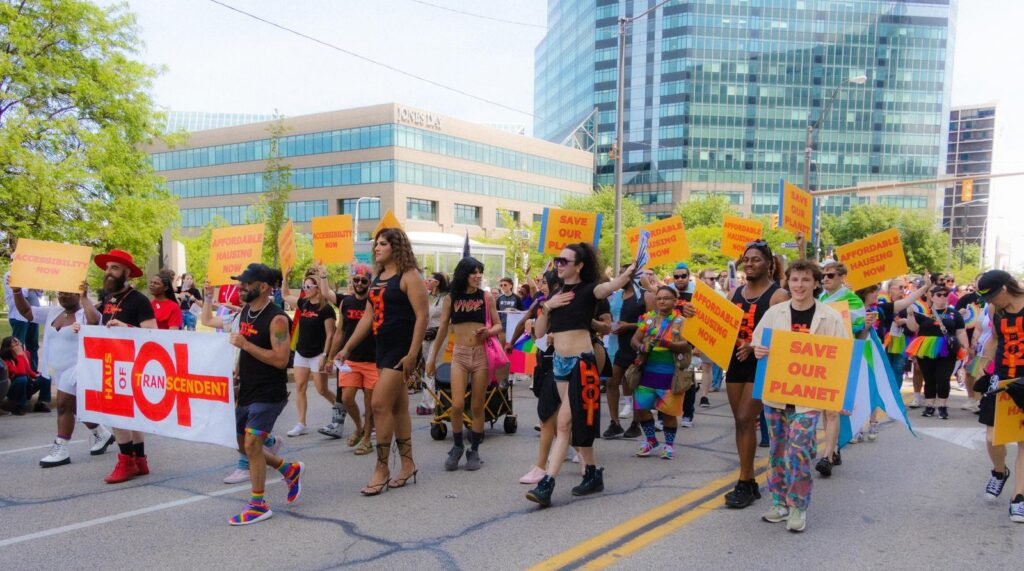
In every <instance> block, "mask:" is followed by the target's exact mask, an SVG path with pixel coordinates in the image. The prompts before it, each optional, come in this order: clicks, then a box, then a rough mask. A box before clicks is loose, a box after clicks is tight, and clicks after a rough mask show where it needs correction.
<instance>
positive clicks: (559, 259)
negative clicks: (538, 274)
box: [552, 256, 576, 267]
mask: <svg viewBox="0 0 1024 571" xmlns="http://www.w3.org/2000/svg"><path fill="white" fill-rule="evenodd" d="M552 262H554V264H555V265H556V266H558V267H562V266H567V265H569V264H575V263H576V260H570V259H569V258H563V257H561V256H559V257H557V258H555V259H554V260H552Z"/></svg>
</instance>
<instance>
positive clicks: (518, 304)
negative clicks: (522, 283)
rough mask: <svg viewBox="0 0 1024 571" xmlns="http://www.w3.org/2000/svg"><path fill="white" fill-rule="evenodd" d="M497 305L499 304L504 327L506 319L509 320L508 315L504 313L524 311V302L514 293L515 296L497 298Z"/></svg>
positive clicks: (499, 312) (499, 313)
mask: <svg viewBox="0 0 1024 571" xmlns="http://www.w3.org/2000/svg"><path fill="white" fill-rule="evenodd" d="M497 303H498V315H499V316H500V317H501V326H502V327H504V326H505V319H507V318H508V315H506V314H504V313H502V312H503V311H522V310H523V300H521V299H519V296H518V295H516V294H514V293H513V294H509V295H499V296H498V297H497Z"/></svg>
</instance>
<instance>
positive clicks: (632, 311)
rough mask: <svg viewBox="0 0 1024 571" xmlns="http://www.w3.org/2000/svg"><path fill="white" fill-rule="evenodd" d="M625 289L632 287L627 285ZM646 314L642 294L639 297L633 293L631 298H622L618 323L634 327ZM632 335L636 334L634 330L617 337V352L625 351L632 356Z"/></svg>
mask: <svg viewBox="0 0 1024 571" xmlns="http://www.w3.org/2000/svg"><path fill="white" fill-rule="evenodd" d="M626 287H628V288H630V289H632V286H629V285H627V286H626ZM646 312H647V306H646V305H645V304H644V298H643V292H641V293H640V296H639V297H638V296H637V295H636V292H634V293H633V297H629V298H627V297H623V298H622V308H621V309H620V310H619V323H623V324H629V323H632V324H634V325H635V324H636V323H637V322H638V321H640V317H641V316H643V314H644V313H646ZM634 333H636V330H635V329H630V330H629V331H627V332H626V333H619V334H618V335H617V337H618V341H619V351H627V352H630V354H632V349H633V346H632V345H631V344H630V343H631V342H632V341H633V334H634Z"/></svg>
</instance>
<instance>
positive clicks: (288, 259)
mask: <svg viewBox="0 0 1024 571" xmlns="http://www.w3.org/2000/svg"><path fill="white" fill-rule="evenodd" d="M277 253H278V256H279V257H280V259H281V272H282V273H284V275H288V272H289V271H291V269H292V268H294V267H295V259H296V258H297V257H298V252H297V251H296V249H295V224H293V223H292V221H291V220H289V221H288V223H287V224H285V225H284V228H281V233H280V234H278V235H277Z"/></svg>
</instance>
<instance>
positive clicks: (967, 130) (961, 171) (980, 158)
mask: <svg viewBox="0 0 1024 571" xmlns="http://www.w3.org/2000/svg"><path fill="white" fill-rule="evenodd" d="M995 128H996V106H995V104H987V105H970V106H964V107H954V108H953V109H952V110H951V111H950V112H949V146H948V150H947V154H946V174H951V175H956V176H971V175H983V174H992V152H993V150H994V144H993V143H994V141H995ZM972 183H973V184H972V187H973V192H972V196H971V198H970V199H969V200H967V201H966V202H974V201H976V200H988V198H989V188H990V181H989V180H988V179H976V180H972ZM963 198H964V197H963V188H962V186H961V185H959V184H958V185H956V186H955V187H954V186H949V187H947V188H946V197H945V201H944V203H943V210H942V227H943V228H946V229H947V230H950V231H951V232H952V236H953V244H954V245H958V244H960V242H961V241H966V242H967V243H968V244H977V245H978V246H982V245H983V242H984V240H985V230H986V224H985V221H986V220H988V207H989V203H988V202H974V204H966V205H963V206H960V204H961V203H962V202H965V201H964V200H963ZM954 205H956V210H954V209H953V208H954ZM954 215H955V218H954V217H953V216H954Z"/></svg>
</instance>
